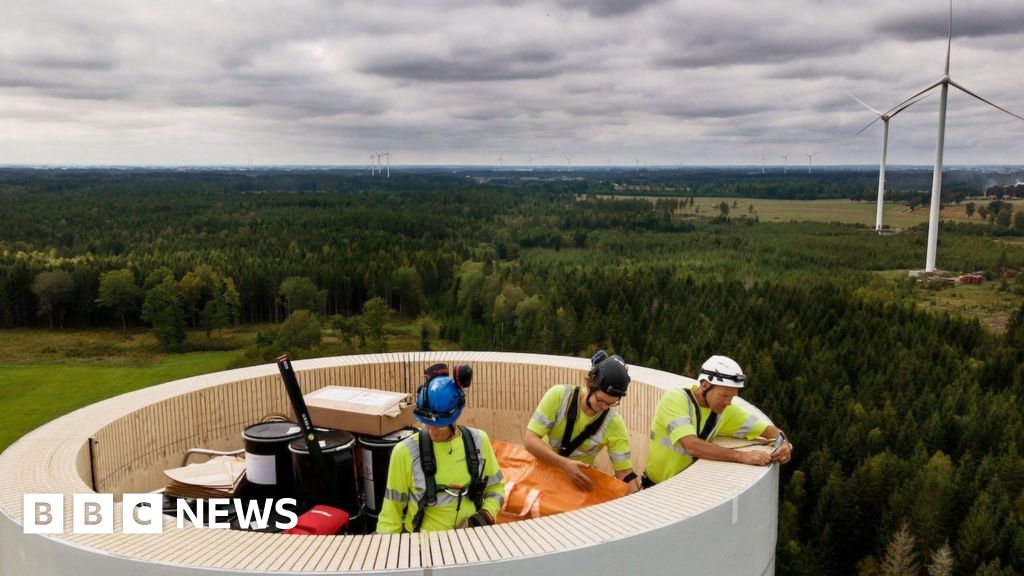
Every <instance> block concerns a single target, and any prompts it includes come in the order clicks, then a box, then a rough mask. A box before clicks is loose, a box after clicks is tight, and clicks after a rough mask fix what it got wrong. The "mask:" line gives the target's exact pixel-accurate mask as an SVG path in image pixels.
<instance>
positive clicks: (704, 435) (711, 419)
mask: <svg viewBox="0 0 1024 576" xmlns="http://www.w3.org/2000/svg"><path fill="white" fill-rule="evenodd" d="M686 395H687V396H689V397H690V402H691V403H692V404H693V410H694V412H696V413H697V438H700V439H701V440H707V439H708V436H710V435H711V431H712V430H714V429H715V423H716V422H717V421H718V412H715V411H712V412H711V415H710V416H708V421H707V422H706V423H704V427H703V428H701V426H700V420H701V418H700V404H698V403H697V398H695V397H694V395H693V391H692V390H690V389H689V388H687V389H686ZM694 460H696V458H694Z"/></svg>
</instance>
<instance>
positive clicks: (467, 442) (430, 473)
mask: <svg viewBox="0 0 1024 576" xmlns="http://www.w3.org/2000/svg"><path fill="white" fill-rule="evenodd" d="M459 431H460V432H461V433H462V444H463V447H464V448H465V450H466V468H468V469H469V486H467V487H466V497H467V498H469V500H470V501H471V502H472V503H473V505H474V506H476V509H477V510H480V509H481V507H482V506H483V500H484V488H486V486H484V482H483V479H482V478H481V477H480V453H479V452H478V451H477V448H476V440H475V439H474V438H473V434H471V433H470V431H469V430H468V429H467V428H466V427H465V426H459ZM419 442H420V467H421V468H422V469H423V476H424V479H425V481H426V490H425V491H424V492H423V497H422V498H420V501H419V508H418V509H417V510H416V515H415V516H413V518H412V531H413V532H419V531H420V527H421V526H422V525H423V516H424V515H425V514H426V513H427V506H433V505H435V504H437V493H438V492H443V491H444V490H445V489H447V488H448V486H444V485H442V486H440V487H438V485H437V482H436V481H435V480H434V475H436V474H437V459H436V458H435V457H434V443H433V441H432V440H431V439H430V433H429V432H428V431H427V430H426V429H423V430H420V433H419ZM459 488H460V489H461V488H462V487H459ZM406 509H408V506H407V507H406ZM403 516H404V514H403Z"/></svg>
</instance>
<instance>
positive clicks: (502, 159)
mask: <svg viewBox="0 0 1024 576" xmlns="http://www.w3.org/2000/svg"><path fill="white" fill-rule="evenodd" d="M504 165H505V159H504V158H502V157H501V156H498V167H499V168H501V167H502V166H504Z"/></svg>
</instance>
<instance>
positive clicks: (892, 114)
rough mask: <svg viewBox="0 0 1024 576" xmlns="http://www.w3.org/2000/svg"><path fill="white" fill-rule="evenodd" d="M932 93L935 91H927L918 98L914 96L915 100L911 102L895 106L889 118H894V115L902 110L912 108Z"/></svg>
mask: <svg viewBox="0 0 1024 576" xmlns="http://www.w3.org/2000/svg"><path fill="white" fill-rule="evenodd" d="M932 94H934V92H926V93H924V94H922V95H920V96H918V97H917V98H914V99H913V100H910V101H909V102H907V103H906V104H904V105H903V106H898V107H897V108H894V109H893V112H892V113H891V114H889V118H892V117H893V116H895V115H897V114H899V113H900V112H903V111H904V110H906V109H907V108H910V107H911V106H913V105H914V104H917V103H918V102H920V101H921V100H924V99H925V98H927V97H929V96H931V95H932Z"/></svg>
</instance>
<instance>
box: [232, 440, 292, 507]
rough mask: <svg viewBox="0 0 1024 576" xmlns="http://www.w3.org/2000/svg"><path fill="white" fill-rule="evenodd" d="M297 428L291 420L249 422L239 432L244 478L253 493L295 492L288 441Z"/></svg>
mask: <svg viewBox="0 0 1024 576" xmlns="http://www.w3.org/2000/svg"><path fill="white" fill-rule="evenodd" d="M300 434H301V431H300V429H299V425H298V424H295V423H294V422H265V423H263V424H253V425H252V426H249V427H247V428H246V429H245V430H244V431H243V432H242V439H243V440H244V441H245V479H246V481H247V482H248V483H249V488H250V490H248V492H249V493H250V494H252V495H253V496H254V497H262V498H275V499H276V498H291V497H294V496H295V484H294V480H293V473H292V458H291V455H290V454H289V453H288V444H289V443H290V442H292V441H293V440H295V439H296V438H299V435H300Z"/></svg>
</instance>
